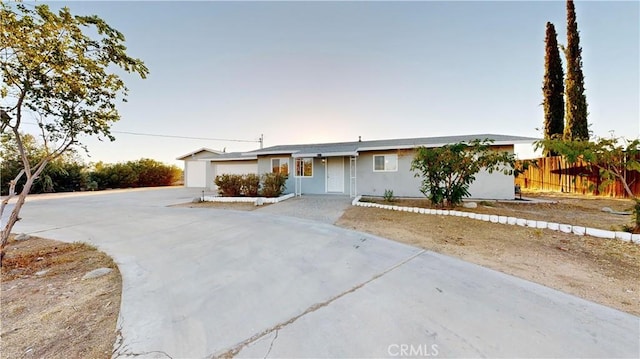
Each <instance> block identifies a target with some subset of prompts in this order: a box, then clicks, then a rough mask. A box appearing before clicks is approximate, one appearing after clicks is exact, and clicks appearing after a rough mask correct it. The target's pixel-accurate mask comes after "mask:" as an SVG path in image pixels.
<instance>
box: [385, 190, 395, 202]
mask: <svg viewBox="0 0 640 359" xmlns="http://www.w3.org/2000/svg"><path fill="white" fill-rule="evenodd" d="M383 198H384V201H385V202H393V201H395V199H396V198H395V197H394V196H393V190H391V189H385V190H384V196H383Z"/></svg>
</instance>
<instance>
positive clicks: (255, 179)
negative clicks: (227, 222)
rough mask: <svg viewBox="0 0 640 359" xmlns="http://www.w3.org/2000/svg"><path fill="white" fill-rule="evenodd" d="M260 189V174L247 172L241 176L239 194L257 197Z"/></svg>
mask: <svg viewBox="0 0 640 359" xmlns="http://www.w3.org/2000/svg"><path fill="white" fill-rule="evenodd" d="M259 190H260V176H258V175H257V174H255V173H249V174H246V175H244V176H242V188H241V192H240V193H241V194H242V195H243V196H247V197H257V196H258V191H259Z"/></svg>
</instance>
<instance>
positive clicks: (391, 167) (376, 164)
mask: <svg viewBox="0 0 640 359" xmlns="http://www.w3.org/2000/svg"><path fill="white" fill-rule="evenodd" d="M396 171H398V155H396V154H393V155H374V156H373V172H396Z"/></svg>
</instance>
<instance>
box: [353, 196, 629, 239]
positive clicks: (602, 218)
mask: <svg viewBox="0 0 640 359" xmlns="http://www.w3.org/2000/svg"><path fill="white" fill-rule="evenodd" d="M523 196H525V197H529V198H537V199H542V200H547V201H553V203H535V202H527V201H510V202H500V201H476V203H477V204H478V208H473V209H467V208H456V210H459V211H467V212H474V213H483V214H496V215H502V216H510V217H518V218H525V219H531V220H536V221H547V222H557V223H566V224H571V225H576V226H585V227H592V228H599V229H605V230H613V231H622V230H623V227H624V226H625V225H631V224H632V222H633V216H632V215H620V214H612V213H606V212H603V211H602V208H603V207H609V208H611V209H612V210H614V211H617V212H628V213H631V211H632V208H633V201H632V200H629V199H615V198H602V197H595V196H591V197H589V196H586V197H577V196H575V195H569V194H566V195H564V194H551V193H525V194H523ZM365 201H371V202H377V203H383V204H392V205H395V206H407V207H419V208H432V206H431V203H430V202H429V200H427V199H426V198H412V199H397V200H395V201H394V202H393V203H389V202H385V201H384V200H383V199H381V198H365Z"/></svg>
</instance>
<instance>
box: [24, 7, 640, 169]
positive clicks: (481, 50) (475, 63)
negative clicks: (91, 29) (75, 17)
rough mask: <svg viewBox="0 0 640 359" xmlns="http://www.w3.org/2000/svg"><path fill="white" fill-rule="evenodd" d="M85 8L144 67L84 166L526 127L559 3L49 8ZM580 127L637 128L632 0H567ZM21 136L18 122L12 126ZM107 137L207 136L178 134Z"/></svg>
mask: <svg viewBox="0 0 640 359" xmlns="http://www.w3.org/2000/svg"><path fill="white" fill-rule="evenodd" d="M49 5H50V6H51V7H53V8H55V7H59V6H63V5H65V6H68V7H69V8H70V9H71V11H72V12H73V13H76V14H96V15H98V16H100V17H101V18H103V19H104V20H106V21H107V22H108V23H109V24H110V25H111V26H113V27H115V28H116V29H118V30H120V31H121V32H123V33H124V35H125V37H126V46H127V48H128V50H127V52H128V54H129V55H130V56H133V57H138V58H140V59H142V60H143V61H144V62H145V64H146V65H147V66H148V68H149V70H150V74H149V76H148V78H147V79H146V80H141V79H140V78H139V77H134V76H124V79H125V81H126V84H127V87H128V88H129V90H130V93H129V97H128V102H127V103H123V104H122V105H121V106H120V107H119V111H120V114H121V116H122V119H121V120H120V121H119V122H118V123H116V124H115V125H114V126H113V127H112V129H113V131H114V135H115V136H116V138H117V139H116V141H115V142H99V141H97V140H95V139H91V138H86V139H85V140H84V143H85V144H86V145H87V146H88V149H89V151H90V156H91V157H90V158H88V159H87V161H93V162H97V161H105V162H119V161H127V160H135V159H139V158H142V157H145V158H153V159H156V160H159V161H162V162H166V163H170V164H180V161H176V160H175V159H176V157H178V156H180V155H183V154H186V153H189V152H191V151H193V150H196V149H199V148H202V147H206V148H211V149H216V150H223V149H226V151H227V152H233V151H247V150H253V149H256V148H258V146H259V144H258V143H257V142H238V141H221V140H220V139H224V140H244V141H257V139H258V138H259V137H260V135H261V134H263V135H264V145H265V147H267V146H273V145H281V144H298V143H318V142H340V141H355V140H357V139H358V137H359V136H361V137H362V139H363V140H375V139H387V138H407V137H430V136H444V135H463V134H480V133H497V134H507V135H516V136H530V137H541V136H542V132H541V129H542V128H543V109H542V106H541V103H542V89H541V88H542V78H543V72H544V38H545V25H546V22H547V21H551V22H552V23H553V24H554V25H555V27H556V30H557V32H558V42H559V43H560V44H565V43H566V4H565V2H564V1H544V2H543V1H510V2H508V1H491V2H490V1H473V2H457V1H441V2H436V1H423V2H369V1H361V2H268V1H263V2H177V1H175V2H146V1H145V2H93V1H92V2H88V1H85V2H68V3H57V2H49ZM576 14H577V21H578V29H579V31H580V45H581V47H582V56H583V72H584V76H585V87H586V97H587V102H588V105H589V107H588V111H589V117H588V120H589V123H590V126H591V127H590V128H591V130H592V131H593V133H594V134H595V135H598V136H602V137H605V136H606V137H608V136H611V134H612V132H611V131H614V132H613V134H614V135H615V136H625V137H627V138H637V137H639V135H640V74H639V68H640V65H639V64H640V55H639V49H640V2H638V1H631V2H618V1H577V2H576ZM25 129H26V130H28V129H27V128H25ZM122 132H135V133H147V134H157V135H171V136H182V137H198V138H207V139H206V140H204V139H203V140H195V139H178V138H169V137H157V136H138V135H131V134H126V133H122Z"/></svg>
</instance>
